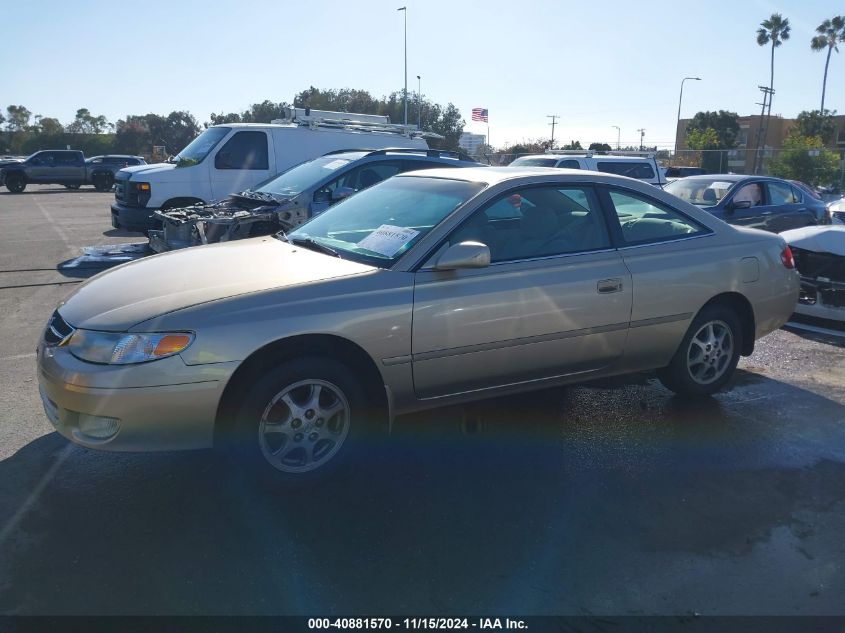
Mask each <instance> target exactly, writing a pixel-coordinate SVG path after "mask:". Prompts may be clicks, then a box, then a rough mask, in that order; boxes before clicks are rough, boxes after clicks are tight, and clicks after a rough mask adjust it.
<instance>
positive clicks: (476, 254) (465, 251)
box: [434, 242, 490, 270]
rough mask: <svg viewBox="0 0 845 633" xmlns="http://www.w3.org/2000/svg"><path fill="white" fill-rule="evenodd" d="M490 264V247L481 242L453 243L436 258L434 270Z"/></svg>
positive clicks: (477, 266) (480, 266)
mask: <svg viewBox="0 0 845 633" xmlns="http://www.w3.org/2000/svg"><path fill="white" fill-rule="evenodd" d="M489 265H490V249H489V248H488V247H487V245H486V244H482V243H481V242H461V243H460V244H453V245H452V246H450V247H449V248H447V249H446V250H445V251H443V254H442V255H441V256H440V257H438V258H437V263H436V264H434V270H457V269H460V268H484V267H486V266H489Z"/></svg>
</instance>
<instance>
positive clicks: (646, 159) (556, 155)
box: [509, 150, 666, 187]
mask: <svg viewBox="0 0 845 633" xmlns="http://www.w3.org/2000/svg"><path fill="white" fill-rule="evenodd" d="M633 154H634V155H631V152H619V153H616V152H602V153H598V152H594V151H591V150H587V151H585V152H580V151H576V150H549V151H548V152H546V153H545V154H535V155H533V156H520V157H519V158H517V159H516V160H515V161H513V162H512V163H511V164H510V165H509V167H558V168H561V169H588V170H590V171H601V172H605V173H608V174H616V175H618V176H627V177H628V178H636V179H637V180H642V181H643V182H647V183H650V184H652V185H657V186H658V187H660V186H663V185H664V184H666V177H665V175H664V170H662V169H661V168H660V166H659V165H658V164H657V160H656V159H655V156H654V154H652V153H649V152H634V153H633Z"/></svg>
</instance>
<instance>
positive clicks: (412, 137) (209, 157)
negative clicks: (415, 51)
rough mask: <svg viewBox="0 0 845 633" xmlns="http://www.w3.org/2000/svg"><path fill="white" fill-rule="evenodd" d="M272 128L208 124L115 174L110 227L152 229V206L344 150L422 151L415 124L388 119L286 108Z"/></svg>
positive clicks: (214, 196) (191, 200) (206, 196)
mask: <svg viewBox="0 0 845 633" xmlns="http://www.w3.org/2000/svg"><path fill="white" fill-rule="evenodd" d="M286 115H287V116H286V118H284V119H280V120H277V121H273V123H270V124H261V123H229V124H223V125H214V126H212V127H209V128H208V129H207V130H205V131H204V132H203V133H202V134H200V135H199V136H198V137H197V138H195V139H194V140H193V141H192V142H191V143H190V144H189V145H188V146H187V147H186V148H185V149H183V150H182V151H181V152H179V153H178V154H177V155H176V156H172V157H171V158H169V159H168V161H167V162H165V163H158V164H154V165H139V166H138V167H128V168H126V169H122V170H120V171H119V172H118V173H117V174H116V175H115V191H114V197H115V201H114V204H112V206H111V216H112V226H114V227H115V228H126V229H130V230H135V231H145V230H148V229H150V228H153V227H154V224H155V220H154V216H153V212H154V211H156V210H157V209H169V208H174V207H187V206H190V205H192V204H202V203H209V202H211V201H213V200H219V199H222V198H224V197H226V196H227V195H229V194H231V193H236V192H238V191H243V190H245V189H249V188H250V187H252V186H253V185H255V184H257V183H259V182H261V181H263V180H266V179H268V178H270V177H271V176H275V175H276V174H279V173H281V172H283V171H285V170H287V169H289V168H291V167H293V166H294V165H298V164H299V163H301V162H303V161H306V160H311V159H313V158H317V157H318V156H322V155H324V154H327V153H328V152H332V151H336V150H343V149H386V148H412V149H427V148H428V143H426V141H425V139H426V138H442V137H440V136H439V135H437V134H433V133H430V132H420V131H419V130H417V127H416V126H414V125H398V124H396V125H392V124H390V119H389V118H388V117H386V116H377V115H367V114H352V113H349V112H328V111H324V110H319V111H318V110H308V109H302V108H289V109H288V111H287V113H286Z"/></svg>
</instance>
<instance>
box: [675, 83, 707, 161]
mask: <svg viewBox="0 0 845 633" xmlns="http://www.w3.org/2000/svg"><path fill="white" fill-rule="evenodd" d="M687 79H692V80H693V81H701V77H684V78H683V79H682V80H681V96H680V97H678V121H677V123H676V124H675V159H677V158H678V128H679V127H680V125H681V102H682V101H683V100H684V82H685V81H686V80H687Z"/></svg>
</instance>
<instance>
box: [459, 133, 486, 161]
mask: <svg viewBox="0 0 845 633" xmlns="http://www.w3.org/2000/svg"><path fill="white" fill-rule="evenodd" d="M486 143H487V135H486V134H473V133H471V132H464V133H463V134H461V138H459V139H458V146H459V147H460V148H461V149H462V150H464V151H465V152H466V153H467V154H469V155H470V156H472V155H473V154H475V152H476V151H477V150H478V148H479V147H481V146H482V145H485V144H486Z"/></svg>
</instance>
